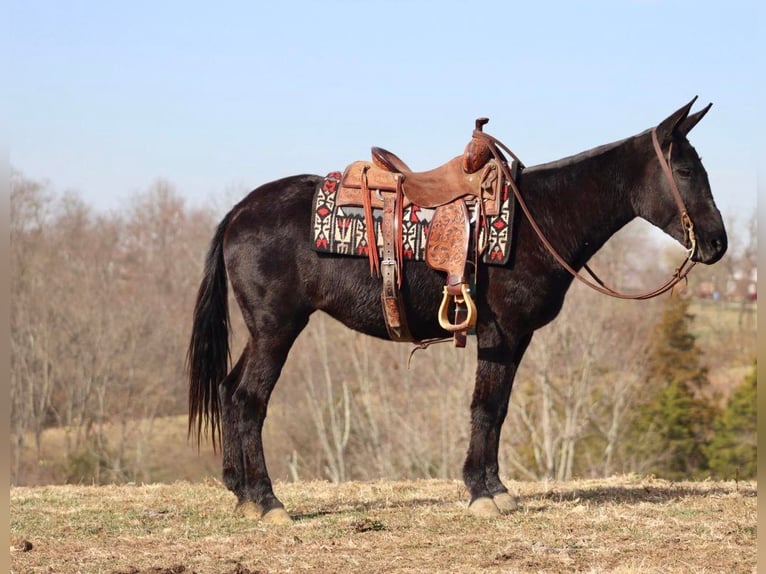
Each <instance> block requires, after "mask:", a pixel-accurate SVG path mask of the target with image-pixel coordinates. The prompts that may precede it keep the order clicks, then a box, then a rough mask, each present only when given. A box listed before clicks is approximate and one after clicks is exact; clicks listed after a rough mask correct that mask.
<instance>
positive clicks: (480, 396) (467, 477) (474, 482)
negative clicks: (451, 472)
mask: <svg viewBox="0 0 766 574" xmlns="http://www.w3.org/2000/svg"><path fill="white" fill-rule="evenodd" d="M529 340H530V338H529V337H527V338H525V339H524V340H523V341H522V342H521V343H520V344H518V345H517V346H516V347H515V348H514V349H513V350H511V349H508V348H505V349H504V350H503V349H501V348H498V347H497V346H493V347H490V348H489V349H487V348H486V347H485V348H484V349H482V341H481V337H480V340H479V361H478V366H477V369H476V385H475V387H474V394H473V400H472V401H471V439H470V443H469V445H468V454H467V455H466V460H465V464H464V465H463V480H464V481H465V485H466V487H467V488H468V492H469V493H470V496H471V500H470V504H469V509H470V510H471V512H472V513H474V514H477V515H480V516H497V515H499V514H500V513H501V512H510V511H512V510H514V509H515V508H516V500H515V499H514V498H513V497H512V496H511V495H510V494H508V489H507V488H506V486H505V485H504V484H503V483H502V481H501V480H500V476H499V464H498V450H499V447H500V431H501V429H502V426H503V422H504V421H505V416H506V414H507V412H508V401H509V399H510V395H511V388H512V386H513V378H514V376H515V375H516V367H517V365H518V363H519V361H520V360H521V356H522V355H523V354H524V351H525V350H526V347H527V345H528V344H529Z"/></svg>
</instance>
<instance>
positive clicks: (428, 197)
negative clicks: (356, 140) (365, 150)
mask: <svg viewBox="0 0 766 574" xmlns="http://www.w3.org/2000/svg"><path fill="white" fill-rule="evenodd" d="M372 162H373V164H375V166H377V167H379V168H381V169H385V170H386V171H389V172H391V173H400V174H402V176H403V179H402V191H403V192H404V196H405V197H406V198H407V199H409V200H410V201H411V202H412V203H414V204H415V205H419V206H421V207H439V206H440V205H445V204H447V203H450V202H452V201H454V200H456V199H457V198H459V197H463V196H466V195H472V196H474V197H481V196H482V186H481V184H482V181H483V180H484V178H483V177H482V172H480V171H477V172H474V173H466V172H465V170H464V169H463V156H462V155H459V156H457V157H454V158H452V159H451V160H449V161H448V162H447V163H445V164H443V165H440V166H439V167H437V168H435V169H431V170H428V171H421V172H417V171H412V170H411V169H410V168H409V167H408V166H407V164H406V163H404V162H403V161H402V160H401V159H400V158H399V157H398V156H397V155H396V154H394V153H392V152H390V151H388V150H385V149H383V148H379V147H373V148H372Z"/></svg>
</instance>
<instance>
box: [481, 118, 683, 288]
mask: <svg viewBox="0 0 766 574" xmlns="http://www.w3.org/2000/svg"><path fill="white" fill-rule="evenodd" d="M473 137H475V138H481V139H483V140H484V141H485V142H486V143H487V146H488V147H489V150H490V151H491V153H492V155H493V156H494V157H495V159H497V160H498V162H499V163H500V165H501V167H502V170H503V175H504V176H505V179H506V181H508V183H509V185H510V187H511V189H512V190H513V194H514V196H516V200H517V201H518V202H519V206H520V207H521V209H522V211H523V212H524V215H526V217H527V220H528V221H529V224H530V225H531V226H532V229H534V231H535V233H536V234H537V237H538V238H539V239H540V241H541V242H542V243H543V245H545V247H546V249H547V250H548V251H549V252H550V254H551V255H552V256H553V257H554V259H556V261H557V262H558V263H559V264H560V265H561V266H562V267H563V268H564V269H566V270H567V271H568V272H569V273H570V274H571V275H572V276H573V277H574V278H576V279H578V280H579V281H581V282H583V283H585V284H586V285H587V286H588V287H590V288H591V289H594V290H596V291H598V292H599V293H603V294H605V295H609V296H611V297H617V298H619V299H640V300H643V299H651V298H653V297H657V296H658V295H662V294H663V293H667V292H668V291H670V290H671V289H673V287H675V286H676V285H677V284H678V283H680V282H681V281H684V280H686V277H687V275H688V274H689V271H691V269H692V267H694V266H695V265H696V263H695V262H694V261H692V260H691V258H692V257H693V256H694V252H695V251H696V249H697V240H696V237H695V235H694V225H693V224H692V220H691V218H690V217H689V214H688V213H687V211H686V205H685V204H684V200H683V198H682V197H681V192H680V191H679V190H678V185H677V184H676V181H675V179H674V178H673V172H672V171H671V169H670V155H671V153H672V151H673V144H672V143H671V144H670V148H669V150H668V157H667V159H666V158H665V156H664V155H663V153H662V148H661V147H660V143H659V141H658V139H657V128H654V129H653V130H652V143H653V145H654V151H655V152H656V154H657V159H658V160H659V162H660V166H661V167H662V171H663V173H664V174H665V177H666V178H667V180H668V183H669V185H670V191H671V193H672V194H673V199H674V200H675V202H676V205H677V206H678V210H679V212H680V214H681V226H682V228H683V230H684V242H685V243H686V242H688V243H689V249H688V251H687V255H686V258H685V259H684V261H683V262H682V263H681V265H680V266H679V267H678V268H677V269H676V270H675V272H674V273H673V275H672V276H671V277H670V279H668V280H667V281H666V282H665V283H663V284H662V285H660V286H659V287H657V288H655V289H652V290H649V291H646V292H644V293H626V292H623V291H619V290H617V289H613V288H611V287H609V286H608V285H606V284H605V283H604V281H602V280H601V279H600V278H599V277H598V275H596V273H595V272H594V271H593V270H592V269H591V268H590V267H588V265H587V264H585V265H584V266H583V267H584V268H585V270H586V271H587V272H588V274H589V275H590V276H591V278H592V280H590V279H588V278H587V277H584V276H583V275H582V274H581V273H579V272H578V271H577V270H576V269H574V268H573V267H572V266H571V265H570V264H569V263H567V261H566V260H565V259H564V258H563V257H562V256H561V255H560V254H559V252H558V251H556V249H555V248H554V247H553V245H551V243H550V241H548V238H547V237H546V236H545V234H544V233H543V232H542V230H541V229H540V226H539V225H538V224H537V221H535V218H534V217H533V216H532V214H531V213H530V211H529V207H527V204H526V202H525V201H524V198H523V197H522V195H521V192H520V191H519V188H518V186H517V185H516V182H515V181H514V179H513V178H512V177H511V174H510V172H509V170H508V165H507V163H506V162H505V161H504V159H503V154H502V153H501V152H500V150H499V149H498V147H500V148H502V149H503V150H504V151H505V152H507V153H508V154H509V155H510V156H511V157H513V158H514V159H515V160H516V161H519V158H518V157H517V156H516V154H514V153H513V152H512V151H511V150H510V149H508V147H507V146H506V145H505V144H504V143H503V142H501V141H500V140H498V139H497V138H495V137H494V136H491V135H489V134H487V133H485V132H483V131H480V130H474V132H473Z"/></svg>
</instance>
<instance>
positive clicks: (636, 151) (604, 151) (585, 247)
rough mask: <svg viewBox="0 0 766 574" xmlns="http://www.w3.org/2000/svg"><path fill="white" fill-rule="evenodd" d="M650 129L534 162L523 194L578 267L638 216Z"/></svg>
mask: <svg viewBox="0 0 766 574" xmlns="http://www.w3.org/2000/svg"><path fill="white" fill-rule="evenodd" d="M643 139H645V134H641V135H638V136H634V137H632V138H628V139H626V140H622V141H619V142H616V143H613V144H608V145H605V146H600V147H597V148H594V149H592V150H589V151H586V152H583V153H580V154H577V155H574V156H571V157H568V158H564V159H562V160H558V161H554V162H550V163H546V164H541V165H537V166H532V167H529V168H527V169H526V170H525V171H524V172H523V176H522V180H521V187H520V189H521V193H522V195H523V196H524V198H525V200H526V202H527V204H528V206H529V209H530V211H531V213H532V215H533V217H535V219H536V220H537V221H538V224H539V225H540V227H541V228H542V230H543V232H544V233H545V234H546V235H547V236H548V238H549V241H550V242H551V244H552V245H553V246H554V247H555V248H556V249H557V250H558V251H559V254H560V255H562V256H563V257H564V258H565V259H566V260H567V261H568V262H569V263H570V264H571V265H572V266H573V267H575V268H577V269H579V268H581V267H582V265H583V264H585V263H586V262H587V261H588V259H590V258H591V257H592V256H593V255H594V254H595V253H596V252H597V251H598V250H599V249H600V248H601V247H602V246H603V245H604V243H606V241H607V240H608V239H609V238H610V237H611V236H612V235H614V234H615V233H616V232H617V231H619V230H620V229H621V228H622V227H624V226H625V225H626V224H627V223H628V222H630V221H631V220H632V219H634V218H635V217H636V212H635V209H634V206H633V202H632V199H631V198H632V197H635V195H636V193H637V192H638V187H639V186H640V185H641V181H642V174H643V173H644V169H645V166H646V160H645V157H646V154H645V153H643V151H642V150H643V147H644V146H643V145H642V140H643Z"/></svg>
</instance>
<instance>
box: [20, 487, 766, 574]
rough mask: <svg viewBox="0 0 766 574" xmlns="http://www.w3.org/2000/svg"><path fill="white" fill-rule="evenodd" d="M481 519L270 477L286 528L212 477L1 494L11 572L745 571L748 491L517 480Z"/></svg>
mask: <svg viewBox="0 0 766 574" xmlns="http://www.w3.org/2000/svg"><path fill="white" fill-rule="evenodd" d="M511 487H512V490H513V491H515V494H518V495H519V497H520V502H521V507H520V509H519V510H518V511H517V512H515V513H513V514H510V515H507V516H503V517H501V518H498V519H479V518H475V517H473V516H471V515H469V514H468V513H467V511H466V509H465V501H466V493H465V489H464V488H463V486H462V484H461V483H459V482H456V481H445V480H441V481H416V482H382V481H381V482H365V483H360V482H355V483H345V484H341V485H332V484H328V483H326V482H309V483H297V484H293V483H291V484H277V485H276V492H277V495H278V496H280V498H281V499H282V501H283V502H284V503H285V505H286V507H287V509H288V511H289V512H290V513H291V514H292V516H293V517H294V519H295V522H294V524H292V525H291V526H269V525H265V524H262V523H259V522H252V521H248V520H247V519H245V518H242V517H238V516H235V515H234V514H233V512H232V510H233V507H234V498H233V496H232V495H231V494H229V493H228V492H227V491H226V490H225V489H224V488H223V486H222V485H221V484H219V483H217V482H210V483H208V484H192V483H187V482H178V483H174V484H166V485H147V486H137V485H128V486H105V487H81V486H52V487H37V488H12V489H11V536H12V540H11V572H13V573H34V572H46V573H47V572H55V573H60V574H67V573H74V572H87V573H90V572H103V573H110V574H181V573H183V574H190V573H197V574H204V573H224V574H255V573H266V572H364V573H367V572H594V573H595V572H622V573H627V572H641V574H648V573H652V572H657V573H660V572H662V573H672V572H679V573H680V572H683V573H694V572H699V573H701V572H705V573H709V572H726V573H735V572H754V571H755V562H756V484H755V483H738V484H736V483H733V482H726V483H722V482H702V483H670V482H667V481H661V480H654V479H640V478H636V477H623V478H613V479H609V480H598V481H580V482H568V483H547V484H546V483H526V482H524V483H521V482H514V483H511Z"/></svg>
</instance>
